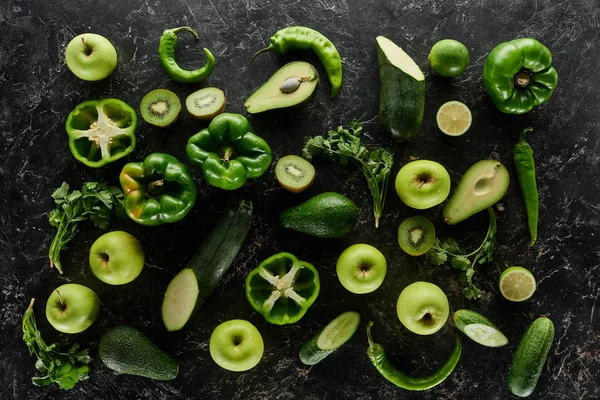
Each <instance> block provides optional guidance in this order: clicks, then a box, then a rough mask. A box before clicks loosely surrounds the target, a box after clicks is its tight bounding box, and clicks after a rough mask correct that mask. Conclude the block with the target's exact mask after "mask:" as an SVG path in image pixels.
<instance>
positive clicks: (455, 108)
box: [436, 101, 473, 136]
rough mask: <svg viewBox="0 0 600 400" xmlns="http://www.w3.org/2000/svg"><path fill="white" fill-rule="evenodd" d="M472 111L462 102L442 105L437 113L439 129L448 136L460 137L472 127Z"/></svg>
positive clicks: (450, 102)
mask: <svg viewBox="0 0 600 400" xmlns="http://www.w3.org/2000/svg"><path fill="white" fill-rule="evenodd" d="M472 119H473V116H472V115H471V110H469V107H467V106H466V105H465V104H463V103H461V102H460V101H449V102H447V103H444V104H442V106H441V107H440V109H439V110H438V112H437V115H436V120H437V125H438V128H440V130H441V131H442V132H444V133H445V134H446V135H448V136H460V135H462V134H463V133H465V132H466V131H468V130H469V128H470V127H471V121H472Z"/></svg>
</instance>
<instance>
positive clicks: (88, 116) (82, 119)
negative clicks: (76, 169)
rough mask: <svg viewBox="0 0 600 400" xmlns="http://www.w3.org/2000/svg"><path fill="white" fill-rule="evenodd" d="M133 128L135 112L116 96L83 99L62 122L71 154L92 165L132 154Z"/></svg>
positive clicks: (135, 126)
mask: <svg viewBox="0 0 600 400" xmlns="http://www.w3.org/2000/svg"><path fill="white" fill-rule="evenodd" d="M136 128H137V115H136V114H135V111H134V110H133V108H131V107H129V106H128V105H127V104H125V103H124V102H122V101H121V100H117V99H104V100H90V101H85V102H83V103H81V104H79V105H77V107H75V109H74V110H73V111H71V112H70V113H69V116H68V117H67V122H66V123H65V129H66V131H67V134H68V135H69V147H70V148H71V153H73V155H74V156H75V158H76V159H78V160H79V161H81V162H82V163H84V164H85V165H87V166H88V167H92V168H99V167H102V166H104V165H106V164H108V163H110V162H113V161H116V160H118V159H119V158H122V157H125V156H126V155H128V154H129V153H131V152H132V151H133V149H135V130H136Z"/></svg>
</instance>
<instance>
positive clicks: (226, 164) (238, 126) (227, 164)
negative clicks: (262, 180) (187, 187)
mask: <svg viewBox="0 0 600 400" xmlns="http://www.w3.org/2000/svg"><path fill="white" fill-rule="evenodd" d="M186 154H187V156H188V158H189V159H190V161H191V163H192V164H193V165H195V166H197V167H200V168H201V169H202V174H203V176H204V179H206V181H207V182H208V183H210V184H211V185H213V186H216V187H218V188H221V189H225V190H235V189H238V188H240V187H241V186H242V185H243V184H244V183H246V180H247V179H255V178H258V177H260V176H261V175H262V174H264V173H265V172H266V170H267V169H268V168H269V165H270V164H271V148H270V147H269V145H268V144H267V142H265V141H264V140H263V139H262V138H260V137H258V136H257V135H255V134H254V133H252V126H250V123H249V122H248V120H247V119H246V118H245V117H244V116H243V115H240V114H229V113H223V114H220V115H218V116H217V117H215V119H213V120H212V122H211V123H210V125H209V126H208V128H205V129H203V130H201V131H200V132H198V133H197V134H195V135H194V136H192V137H191V138H190V139H189V140H188V143H187V146H186Z"/></svg>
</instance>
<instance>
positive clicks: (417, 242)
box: [398, 215, 435, 256]
mask: <svg viewBox="0 0 600 400" xmlns="http://www.w3.org/2000/svg"><path fill="white" fill-rule="evenodd" d="M434 240H435V227H434V226H433V223H432V222H431V221H430V220H428V219H427V218H425V217H421V216H419V215H416V216H414V217H410V218H407V219H405V220H404V221H402V223H401V224H400V227H399V228H398V244H399V245H400V247H401V248H402V250H404V251H405V252H406V253H408V254H410V255H411V256H420V255H421V254H425V253H426V252H427V251H428V250H429V249H430V248H431V246H433V242H434Z"/></svg>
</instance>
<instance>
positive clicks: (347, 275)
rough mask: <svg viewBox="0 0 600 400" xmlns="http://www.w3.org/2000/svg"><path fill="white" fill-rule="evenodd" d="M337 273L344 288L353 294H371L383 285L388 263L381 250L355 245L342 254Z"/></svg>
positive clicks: (365, 245) (366, 245)
mask: <svg viewBox="0 0 600 400" xmlns="http://www.w3.org/2000/svg"><path fill="white" fill-rule="evenodd" d="M336 272H337V276H338V279H339V280H340V283H341V284H342V286H344V287H345V288H346V289H348V290H349V291H350V292H352V293H356V294H364V293H371V292H372V291H374V290H375V289H377V288H378V287H379V286H381V284H382V283H383V279H384V278H385V274H386V272H387V262H386V261H385V257H384V255H383V254H381V252H380V251H379V250H377V249H376V248H375V247H373V246H371V245H368V244H355V245H353V246H350V247H348V248H347V249H346V250H344V251H343V252H342V254H341V255H340V257H339V258H338V260H337V264H336Z"/></svg>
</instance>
